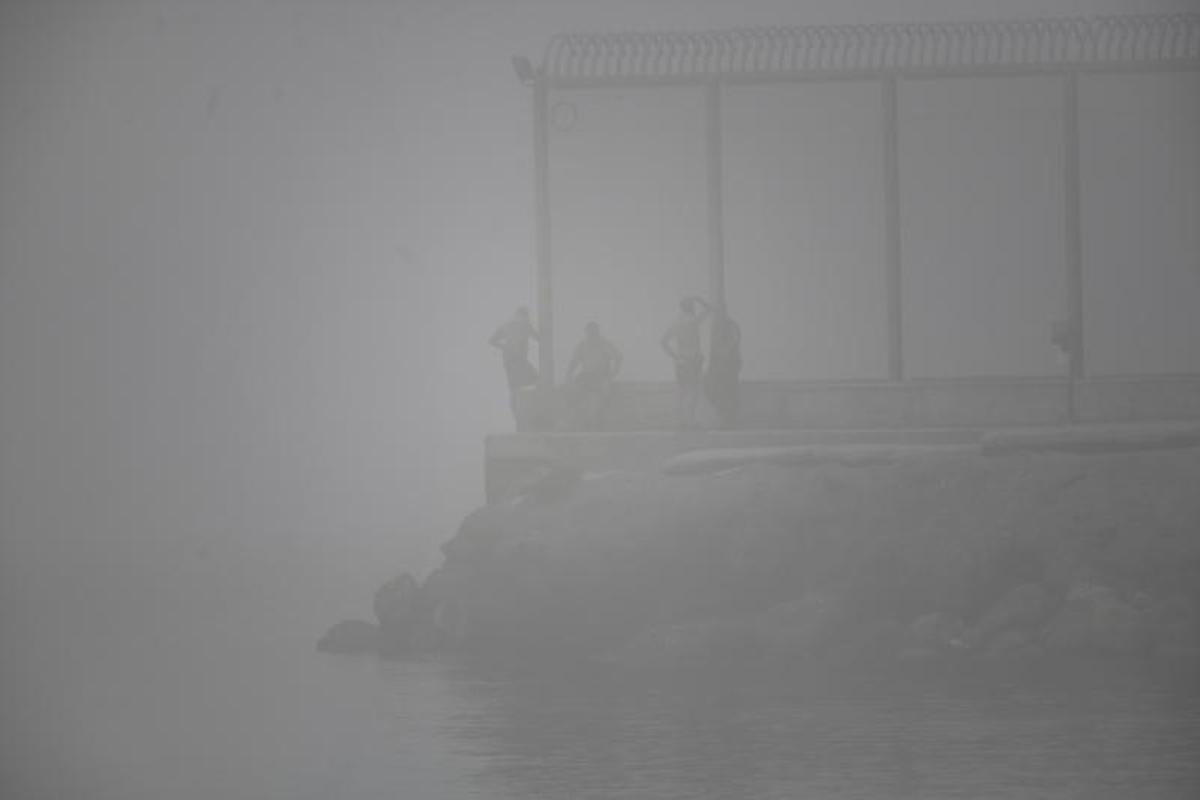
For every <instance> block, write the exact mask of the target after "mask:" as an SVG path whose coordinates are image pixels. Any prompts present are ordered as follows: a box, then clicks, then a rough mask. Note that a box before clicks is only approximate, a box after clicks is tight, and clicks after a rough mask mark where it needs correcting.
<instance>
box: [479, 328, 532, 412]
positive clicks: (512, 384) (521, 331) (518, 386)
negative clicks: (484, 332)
mask: <svg viewBox="0 0 1200 800" xmlns="http://www.w3.org/2000/svg"><path fill="white" fill-rule="evenodd" d="M530 339H533V340H534V341H540V338H539V336H538V332H537V329H536V328H534V327H533V323H532V322H530V321H529V309H528V308H526V307H525V306H521V307H520V308H518V309H517V310H516V312H515V313H514V314H513V317H512V319H510V320H509V321H508V322H505V323H504V324H502V325H501V326H500V327H499V328H497V329H496V332H495V333H493V334H492V338H490V339H488V344H490V345H491V346H492V347H495V348H497V349H499V350H500V353H501V355H502V356H503V359H504V373H505V375H507V376H508V402H509V406H510V407H511V408H512V414H513V421H514V422H516V424H517V430H523V429H524V427H525V426H524V425H522V423H521V414H520V413H519V407H518V405H519V404H518V399H519V398H518V395H519V393H520V392H521V391H522V390H523V389H527V388H528V387H531V386H533V385H534V384H536V383H537V379H538V373H537V370H536V369H534V367H533V364H531V363H530V362H529V340H530Z"/></svg>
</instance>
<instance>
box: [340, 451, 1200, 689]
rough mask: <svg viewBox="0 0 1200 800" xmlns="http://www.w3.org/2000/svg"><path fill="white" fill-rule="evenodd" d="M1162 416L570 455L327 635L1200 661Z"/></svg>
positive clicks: (526, 648)
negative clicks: (1121, 431)
mask: <svg viewBox="0 0 1200 800" xmlns="http://www.w3.org/2000/svg"><path fill="white" fill-rule="evenodd" d="M1161 438H1162V437H1161V436H1159V437H1158V438H1154V437H1152V438H1151V439H1149V440H1147V442H1149V443H1150V444H1149V446H1147V447H1144V448H1143V447H1139V446H1138V442H1137V441H1136V440H1134V439H1130V438H1129V437H1128V436H1126V437H1125V438H1124V439H1121V440H1120V441H1118V442H1117V444H1118V445H1119V446H1115V447H1104V446H1102V442H1099V440H1097V439H1095V438H1094V437H1093V438H1086V437H1085V438H1084V439H1079V437H1075V439H1071V438H1070V437H1068V438H1067V439H1062V438H1061V437H1060V439H1059V440H1057V444H1055V441H1051V440H1047V439H1045V438H1041V439H1039V438H1037V437H1034V438H1033V439H1031V440H1030V441H1028V442H1025V445H1026V446H1018V445H1020V444H1021V441H1020V439H1017V440H1015V441H1016V444H1014V440H1005V439H999V440H990V445H989V446H987V447H970V448H964V447H945V448H938V447H933V448H930V447H925V448H911V449H905V448H882V449H875V450H870V452H867V451H866V450H864V449H862V448H860V449H858V450H849V451H845V452H842V451H839V450H837V449H836V448H833V449H829V448H826V449H824V450H822V451H821V452H816V451H810V452H807V453H804V452H800V451H799V450H797V451H795V452H792V453H790V454H781V453H778V452H777V453H774V454H773V455H771V456H770V457H764V456H766V455H769V454H766V453H765V452H751V451H747V452H743V453H741V454H740V455H739V454H731V453H724V454H718V455H715V456H714V457H713V458H712V459H711V460H709V461H707V462H706V459H705V456H704V455H703V454H692V455H690V456H688V457H687V458H685V459H683V460H680V459H676V460H674V461H672V462H670V463H669V464H667V465H665V466H666V469H647V470H618V471H608V472H584V471H581V470H579V469H576V468H572V467H570V466H566V465H562V466H559V467H558V468H552V469H547V470H545V471H544V473H543V474H542V475H541V477H540V478H539V479H538V480H536V481H532V482H530V483H528V484H527V485H525V486H524V487H523V488H521V489H520V490H519V491H516V492H514V493H513V494H512V495H510V496H509V497H507V498H505V499H504V500H502V501H500V502H494V503H491V504H489V505H487V506H485V507H483V508H480V509H478V510H477V511H475V512H474V513H472V514H471V515H469V516H468V517H467V518H466V520H464V522H463V523H462V526H461V527H460V529H459V531H458V533H457V534H456V535H455V536H454V537H453V538H452V539H451V540H449V541H448V542H447V543H446V544H445V545H444V547H443V553H444V555H445V559H444V563H443V565H442V566H441V567H440V568H438V569H437V570H435V571H434V572H433V573H432V574H430V575H429V576H428V577H427V578H426V579H425V580H424V581H423V582H422V583H420V584H418V583H417V582H416V581H415V580H413V579H411V578H399V579H397V580H396V581H392V582H391V583H389V584H388V585H387V586H385V587H382V588H381V589H380V592H379V593H378V594H377V596H376V602H375V614H376V618H377V624H375V625H370V624H368V623H362V625H358V624H357V623H354V625H356V626H357V627H356V630H350V629H346V628H344V629H343V631H344V633H345V642H349V643H350V644H351V645H352V646H347V647H339V646H337V642H335V641H334V639H336V636H334V634H335V632H336V630H337V629H336V627H335V630H334V631H331V632H330V637H333V639H331V638H329V637H327V639H326V640H325V642H324V646H323V649H328V650H339V649H342V650H346V649H351V650H352V649H380V650H381V651H382V652H383V653H385V654H392V655H400V654H404V653H409V652H422V651H430V650H438V651H450V652H466V653H471V652H484V653H491V652H503V653H511V654H521V653H528V652H531V651H536V652H539V653H541V652H546V651H561V652H565V653H571V654H577V655H580V656H583V657H586V658H590V659H598V660H603V661H607V662H612V663H615V664H620V665H626V666H633V667H645V666H655V665H670V664H678V663H680V662H681V661H697V660H699V661H705V660H712V659H724V658H738V659H741V658H750V659H782V660H789V659H806V660H808V659H815V660H818V661H831V662H833V663H838V664H843V663H853V664H864V665H870V664H879V665H887V664H897V663H927V662H934V661H938V660H964V659H966V660H979V661H981V662H987V663H1005V664H1011V663H1032V662H1036V661H1039V660H1043V659H1050V658H1054V657H1056V656H1059V655H1063V656H1068V655H1069V656H1077V655H1086V656H1088V657H1103V658H1110V657H1118V658H1132V659H1143V658H1144V659H1152V660H1156V661H1169V662H1173V663H1187V664H1200V491H1197V487H1200V448H1197V447H1195V446H1194V443H1193V442H1191V441H1190V440H1188V439H1187V438H1186V437H1185V438H1184V439H1178V437H1176V438H1175V439H1172V440H1170V441H1168V443H1171V442H1174V444H1175V445H1177V446H1172V447H1165V446H1162V445H1163V442H1162V441H1159V439H1161ZM985 443H986V442H985ZM1064 444H1065V446H1064ZM706 465H707V468H706ZM343 625H346V623H343ZM352 640H353V641H352Z"/></svg>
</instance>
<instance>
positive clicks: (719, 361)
mask: <svg viewBox="0 0 1200 800" xmlns="http://www.w3.org/2000/svg"><path fill="white" fill-rule="evenodd" d="M709 350H710V352H709V354H708V372H706V373H705V375H704V393H705V395H706V396H707V397H708V402H709V403H711V404H712V407H713V409H714V410H715V411H716V412H717V420H718V422H719V425H720V427H722V428H732V427H733V426H734V424H735V423H736V421H737V411H738V376H739V374H740V373H741V371H742V329H741V328H740V327H738V324H737V323H736V322H734V321H733V320H732V319H730V317H729V314H727V313H726V312H725V307H724V306H718V307H717V309H716V311H714V312H713V318H712V344H711V345H710V347H709Z"/></svg>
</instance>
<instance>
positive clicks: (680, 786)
mask: <svg viewBox="0 0 1200 800" xmlns="http://www.w3.org/2000/svg"><path fill="white" fill-rule="evenodd" d="M205 619H206V620H207V617H205ZM243 623H244V621H242V620H239V619H238V618H236V617H230V618H229V619H228V620H226V621H224V622H217V621H215V620H214V621H205V622H203V624H201V623H199V622H197V623H196V624H193V625H189V626H182V627H178V628H166V629H162V630H155V631H152V632H150V634H149V636H150V638H148V639H142V638H139V639H138V641H137V642H136V645H137V646H136V647H133V645H134V644H135V643H134V641H132V640H126V641H123V642H122V641H113V642H109V640H108V639H106V638H105V637H97V638H96V639H95V641H92V642H91V643H90V644H89V646H88V647H87V648H86V649H80V648H78V647H77V645H76V644H75V643H71V642H66V643H64V644H63V646H62V648H61V650H60V651H58V652H47V653H46V654H45V658H46V661H45V662H44V663H41V664H31V665H30V666H31V667H33V668H36V669H37V670H38V673H37V674H38V675H39V676H40V678H41V679H42V680H41V683H40V684H39V685H42V686H44V687H46V688H45V690H44V692H43V693H42V694H41V695H37V694H35V695H33V696H31V697H30V698H29V702H28V703H27V704H25V705H23V706H21V715H22V716H21V717H20V718H14V717H13V716H11V715H10V716H9V717H8V719H7V721H6V727H8V728H9V731H10V732H11V731H12V730H15V729H17V728H18V727H19V728H20V731H21V737H20V747H19V748H14V747H6V749H7V750H8V753H7V754H6V762H5V771H6V772H5V787H6V790H5V793H4V796H5V797H6V798H7V797H12V798H26V797H28V798H40V797H46V798H50V797H53V798H76V797H78V798H90V799H92V800H107V799H108V798H111V799H112V800H141V799H142V798H145V799H146V800H151V799H152V800H176V799H177V798H178V799H180V800H191V799H192V798H197V799H198V798H205V800H209V799H210V798H234V799H240V798H247V799H249V800H334V799H335V798H337V799H341V800H367V799H371V800H374V799H375V798H414V800H426V799H428V800H438V799H439V798H450V799H452V798H547V800H549V799H550V798H553V799H554V800H564V799H569V798H789V799H791V798H815V799H818V800H820V799H821V798H898V797H901V798H902V797H913V798H1025V797H1028V798H1129V797H1137V798H1196V797H1200V693H1198V692H1197V691H1196V684H1195V683H1194V682H1192V683H1191V684H1190V685H1186V684H1184V683H1182V682H1181V681H1180V680H1179V677H1180V676H1175V677H1174V678H1173V679H1170V680H1168V679H1166V678H1164V677H1162V676H1158V675H1150V674H1146V673H1140V674H1135V673H1131V672H1129V671H1127V670H1116V669H1087V670H1064V671H1061V672H1059V673H1058V674H1053V675H1041V676H1025V677H1023V678H1022V679H1021V680H1006V679H1004V678H1002V677H998V676H995V675H993V676H990V677H988V678H986V679H984V678H978V677H976V678H970V679H968V678H964V677H953V676H947V675H941V676H932V675H921V674H914V673H909V674H907V675H905V676H899V675H893V676H889V677H887V678H880V677H875V678H865V677H861V676H857V677H856V676H850V675H840V676H828V675H827V676H824V677H816V676H812V675H809V676H801V675H784V676H781V675H774V676H770V677H765V676H763V675H758V674H755V675H751V674H746V673H742V674H737V675H732V674H723V675H722V674H707V675H705V674H681V673H677V674H674V675H659V676H655V677H645V676H643V677H640V678H636V679H633V678H629V677H625V678H622V677H618V676H616V675H614V674H611V673H605V672H599V671H589V672H579V671H574V670H569V669H564V668H561V667H556V666H552V665H545V666H544V668H542V669H538V670H536V671H535V672H533V673H529V672H526V673H514V672H506V671H502V670H497V669H492V670H487V669H479V668H474V669H468V668H465V667H462V666H454V665H450V664H446V663H438V662H436V661H425V662H410V663H386V662H382V661H379V660H377V659H374V658H357V657H353V658H349V657H337V656H329V655H322V654H318V653H316V652H314V649H313V640H314V638H315V637H314V635H313V632H312V631H311V630H308V629H305V630H304V631H302V632H301V631H297V632H296V633H293V634H287V633H284V632H282V631H279V632H277V633H275V634H264V633H263V632H262V631H261V630H259V632H258V633H254V634H252V633H251V632H250V630H251V628H248V627H246V626H245V625H244V624H243ZM13 743H14V742H11V741H10V744H13Z"/></svg>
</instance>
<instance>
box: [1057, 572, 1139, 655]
mask: <svg viewBox="0 0 1200 800" xmlns="http://www.w3.org/2000/svg"><path fill="white" fill-rule="evenodd" d="M1150 633H1151V631H1150V628H1149V626H1148V624H1147V619H1146V615H1145V614H1144V613H1142V612H1140V611H1138V609H1136V608H1134V607H1133V606H1132V605H1131V604H1129V603H1126V602H1124V601H1123V600H1121V599H1120V597H1118V596H1117V593H1116V592H1115V591H1113V590H1112V589H1110V588H1108V587H1107V586H1100V585H1097V584H1088V583H1081V584H1077V585H1075V586H1074V587H1073V588H1072V589H1071V591H1070V592H1068V594H1067V598H1066V600H1065V601H1064V603H1063V605H1062V607H1061V608H1060V609H1059V610H1058V612H1057V613H1056V614H1055V615H1054V617H1053V618H1052V619H1051V620H1050V622H1049V623H1048V624H1047V625H1046V628H1045V630H1044V631H1043V634H1042V637H1043V640H1044V642H1045V645H1046V647H1047V648H1048V649H1050V650H1054V651H1060V652H1061V651H1092V652H1100V653H1113V654H1119V653H1124V654H1132V653H1137V652H1140V651H1143V650H1145V649H1146V647H1147V646H1148V645H1149V643H1150Z"/></svg>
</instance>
